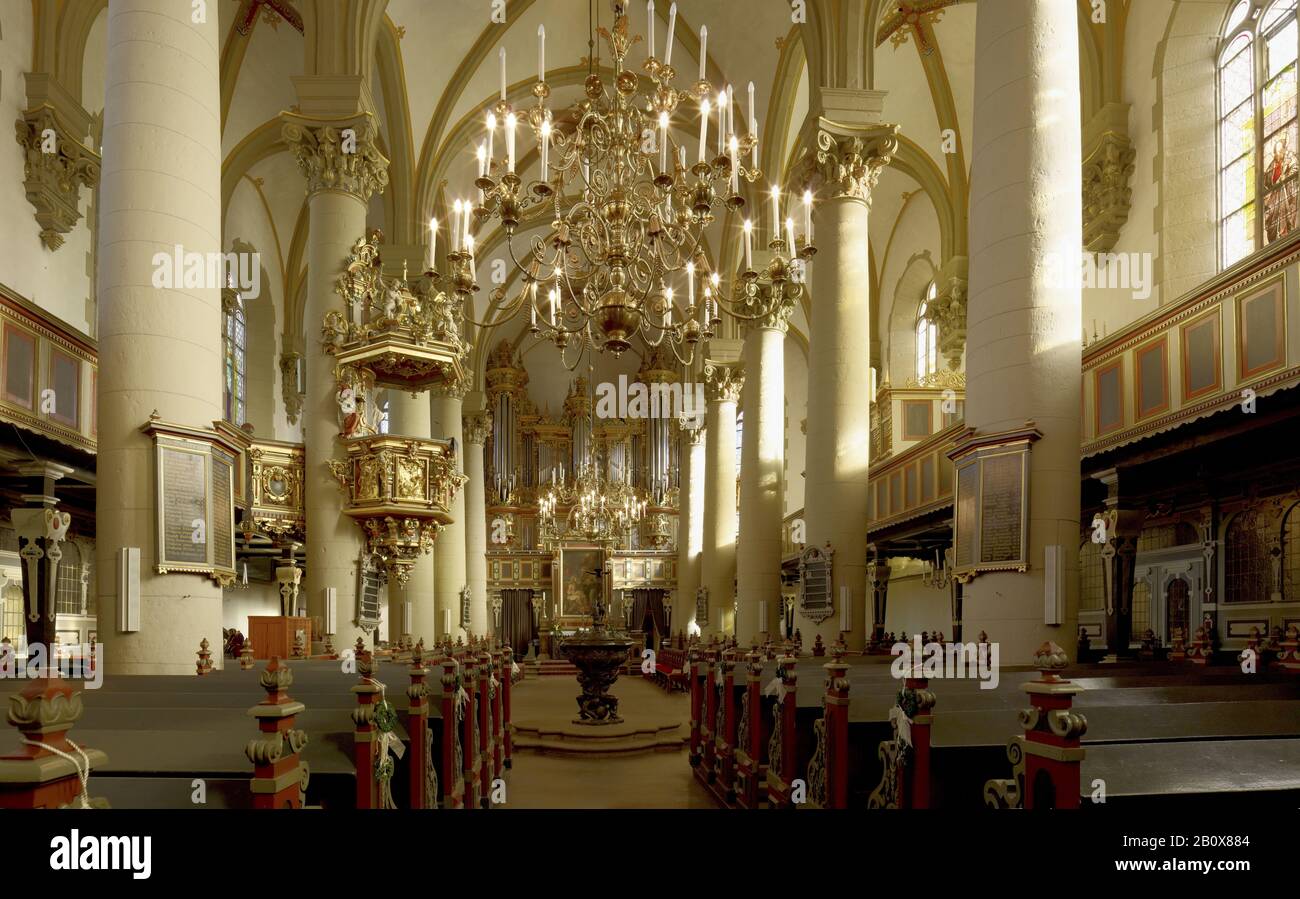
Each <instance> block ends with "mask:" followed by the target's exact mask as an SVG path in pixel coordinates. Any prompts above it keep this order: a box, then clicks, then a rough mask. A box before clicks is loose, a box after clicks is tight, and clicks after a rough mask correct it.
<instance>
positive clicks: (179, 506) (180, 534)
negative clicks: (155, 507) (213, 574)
mask: <svg viewBox="0 0 1300 899" xmlns="http://www.w3.org/2000/svg"><path fill="white" fill-rule="evenodd" d="M207 459H208V454H207V452H206V448H205V451H204V452H201V453H200V452H196V451H193V450H187V449H177V448H176V447H170V446H167V447H161V448H160V458H159V463H160V475H161V485H160V490H161V493H162V496H161V500H162V509H161V512H162V553H161V558H159V560H158V563H159V565H172V564H180V565H187V564H188V565H204V564H206V563H207V561H208V533H207V530H208V526H207V525H208V498H207Z"/></svg>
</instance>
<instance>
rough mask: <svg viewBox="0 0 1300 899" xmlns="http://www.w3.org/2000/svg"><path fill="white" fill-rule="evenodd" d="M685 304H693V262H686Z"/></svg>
mask: <svg viewBox="0 0 1300 899" xmlns="http://www.w3.org/2000/svg"><path fill="white" fill-rule="evenodd" d="M686 305H688V306H694V305H695V263H694V262H688V263H686Z"/></svg>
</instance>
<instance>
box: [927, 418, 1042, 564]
mask: <svg viewBox="0 0 1300 899" xmlns="http://www.w3.org/2000/svg"><path fill="white" fill-rule="evenodd" d="M1041 436H1042V434H1041V433H1040V432H1039V431H1038V430H1037V429H1035V428H1034V427H1033V426H1032V425H1027V426H1026V427H1025V428H1022V429H1019V430H1016V431H1008V432H1003V433H999V434H991V435H987V436H984V435H979V436H977V435H976V434H975V432H974V431H967V432H966V434H965V435H963V436H962V437H960V438H959V439H958V441H957V446H956V447H955V448H954V449H953V450H952V451H951V452H950V453H949V456H950V458H951V459H952V460H953V466H954V468H955V469H956V474H957V489H956V496H955V498H954V512H953V522H954V524H953V542H954V544H955V545H954V551H953V574H954V575H957V576H959V577H960V576H963V575H964V576H967V577H968V578H969V577H973V576H974V575H976V574H979V573H980V572H982V571H1025V570H1027V569H1028V568H1029V450H1030V446H1031V445H1032V444H1033V442H1034V441H1035V440H1037V439H1038V438H1040V437H1041Z"/></svg>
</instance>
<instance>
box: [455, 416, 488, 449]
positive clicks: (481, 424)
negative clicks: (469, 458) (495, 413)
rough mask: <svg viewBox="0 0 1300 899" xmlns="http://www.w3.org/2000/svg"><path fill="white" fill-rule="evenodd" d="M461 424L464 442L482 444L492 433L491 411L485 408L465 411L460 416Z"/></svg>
mask: <svg viewBox="0 0 1300 899" xmlns="http://www.w3.org/2000/svg"><path fill="white" fill-rule="evenodd" d="M461 426H462V428H463V432H464V436H465V442H466V443H475V444H478V445H480V446H482V445H483V444H485V443H487V439H488V435H489V434H491V433H492V413H491V412H488V411H486V410H482V411H479V412H470V413H467V414H466V415H464V416H463V417H462V421H461Z"/></svg>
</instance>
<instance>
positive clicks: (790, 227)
mask: <svg viewBox="0 0 1300 899" xmlns="http://www.w3.org/2000/svg"><path fill="white" fill-rule="evenodd" d="M785 237H786V241H787V242H788V243H789V247H787V249H788V250H789V251H790V252H791V253H793V252H794V219H792V218H788V219H786V220H785Z"/></svg>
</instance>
